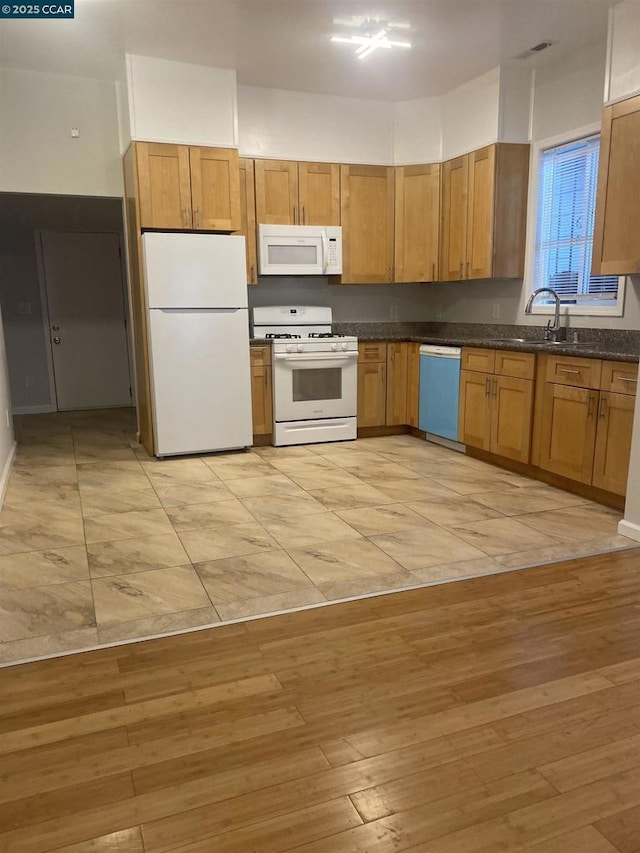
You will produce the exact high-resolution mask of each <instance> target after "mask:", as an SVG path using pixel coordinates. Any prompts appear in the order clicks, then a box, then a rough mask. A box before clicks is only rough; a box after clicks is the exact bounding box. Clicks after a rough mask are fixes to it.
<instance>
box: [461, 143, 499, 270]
mask: <svg viewBox="0 0 640 853" xmlns="http://www.w3.org/2000/svg"><path fill="white" fill-rule="evenodd" d="M468 158H469V175H468V181H469V183H468V191H467V257H466V261H465V268H464V277H465V278H490V277H491V274H492V270H493V208H494V201H495V175H496V146H495V145H489V146H488V147H487V148H481V149H480V150H479V151H474V152H473V153H472V154H469V155H468Z"/></svg>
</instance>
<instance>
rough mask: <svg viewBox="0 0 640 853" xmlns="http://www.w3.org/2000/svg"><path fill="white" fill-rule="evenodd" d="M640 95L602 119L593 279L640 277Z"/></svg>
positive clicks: (617, 105)
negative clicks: (598, 276) (609, 276)
mask: <svg viewBox="0 0 640 853" xmlns="http://www.w3.org/2000/svg"><path fill="white" fill-rule="evenodd" d="M639 197H640V95H639V96H637V97H635V98H629V99H628V100H626V101H621V102H620V103H618V104H613V105H612V106H610V107H606V109H605V110H604V113H603V115H602V131H601V136H600V159H599V164H598V192H597V196H596V220H595V231H594V238H593V262H592V272H593V273H594V275H624V274H626V273H637V272H640V207H639V206H638V198H639Z"/></svg>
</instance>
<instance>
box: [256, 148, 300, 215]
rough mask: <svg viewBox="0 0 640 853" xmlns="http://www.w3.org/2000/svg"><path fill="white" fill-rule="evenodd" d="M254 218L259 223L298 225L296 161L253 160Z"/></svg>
mask: <svg viewBox="0 0 640 853" xmlns="http://www.w3.org/2000/svg"><path fill="white" fill-rule="evenodd" d="M255 173H256V218H257V220H258V224H259V225H260V224H262V225H300V224H301V222H300V216H299V213H298V164H297V163H295V162H293V161H291V160H256V161H255Z"/></svg>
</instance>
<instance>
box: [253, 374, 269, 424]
mask: <svg viewBox="0 0 640 853" xmlns="http://www.w3.org/2000/svg"><path fill="white" fill-rule="evenodd" d="M251 406H252V413H253V434H254V435H269V434H270V433H272V432H273V403H272V396H271V366H270V365H256V364H252V365H251Z"/></svg>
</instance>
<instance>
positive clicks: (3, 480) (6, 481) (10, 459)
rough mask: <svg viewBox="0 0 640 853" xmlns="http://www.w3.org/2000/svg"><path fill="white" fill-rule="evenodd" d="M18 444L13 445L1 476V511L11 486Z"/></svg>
mask: <svg viewBox="0 0 640 853" xmlns="http://www.w3.org/2000/svg"><path fill="white" fill-rule="evenodd" d="M17 446H18V443H17V442H16V441H14V442H13V444H12V445H11V450H10V451H9V454H8V456H7V461H6V462H5V463H4V470H3V471H2V476H0V509H1V508H2V504H3V503H4V493H5V492H6V491H7V486H8V485H9V477H10V475H11V467H12V465H13V459H14V457H15V455H16V447H17Z"/></svg>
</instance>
